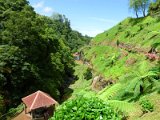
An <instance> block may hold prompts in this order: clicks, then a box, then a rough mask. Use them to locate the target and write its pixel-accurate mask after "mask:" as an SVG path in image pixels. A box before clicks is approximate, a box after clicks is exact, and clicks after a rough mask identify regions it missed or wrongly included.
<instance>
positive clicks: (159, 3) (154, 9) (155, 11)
mask: <svg viewBox="0 0 160 120" xmlns="http://www.w3.org/2000/svg"><path fill="white" fill-rule="evenodd" d="M159 11H160V0H156V2H152V3H151V4H150V6H149V10H148V13H149V15H157V16H159V14H160V13H159Z"/></svg>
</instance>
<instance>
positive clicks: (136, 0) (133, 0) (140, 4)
mask: <svg viewBox="0 0 160 120" xmlns="http://www.w3.org/2000/svg"><path fill="white" fill-rule="evenodd" d="M149 5H150V0H130V1H129V8H130V9H133V11H134V12H135V13H136V16H137V18H138V13H140V12H142V14H143V17H145V16H146V11H147V10H148V7H149Z"/></svg>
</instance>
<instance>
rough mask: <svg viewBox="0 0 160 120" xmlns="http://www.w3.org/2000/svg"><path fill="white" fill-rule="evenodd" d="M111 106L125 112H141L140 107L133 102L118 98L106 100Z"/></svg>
mask: <svg viewBox="0 0 160 120" xmlns="http://www.w3.org/2000/svg"><path fill="white" fill-rule="evenodd" d="M107 102H108V103H109V104H110V105H111V106H112V107H113V108H116V109H117V110H118V111H121V112H123V113H125V114H131V113H134V112H141V108H140V106H138V105H135V104H134V103H129V102H126V101H119V100H108V101H107Z"/></svg>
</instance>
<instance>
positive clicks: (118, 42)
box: [66, 16, 160, 120]
mask: <svg viewBox="0 0 160 120" xmlns="http://www.w3.org/2000/svg"><path fill="white" fill-rule="evenodd" d="M159 27H160V20H159V19H158V18H153V17H150V16H148V17H145V18H139V19H133V18H127V19H125V20H124V21H122V22H120V23H119V24H118V25H116V26H114V27H113V28H111V29H110V30H107V31H105V32H104V33H101V34H99V35H97V36H96V37H95V38H93V39H92V41H91V43H90V44H89V45H87V46H85V47H83V48H82V49H81V50H80V52H81V53H83V57H82V61H83V62H84V63H86V64H82V62H78V64H77V66H76V67H75V75H76V76H78V80H77V81H76V82H75V83H73V84H72V85H70V87H69V88H70V89H72V90H73V93H72V96H71V97H70V99H73V98H76V97H77V96H84V97H87V98H88V97H89V98H90V97H91V98H92V97H94V96H95V97H98V98H100V99H101V100H102V101H104V102H107V103H109V104H110V105H111V106H112V107H113V108H116V109H117V110H119V111H121V112H123V114H124V116H125V119H127V120H128V119H129V120H137V119H139V120H151V119H152V120H159V118H160V114H159V107H160V104H159V102H160V94H159V93H160V64H159V53H160V31H159V29H158V28H159ZM87 66H88V68H90V69H91V71H92V79H90V80H86V79H85V74H86V69H87ZM96 76H101V78H103V80H104V81H105V82H106V83H109V82H110V84H104V85H105V88H104V89H102V90H100V91H99V90H95V89H94V90H93V81H94V78H96ZM100 81H101V80H100ZM97 84H98V83H97ZM97 86H98V85H97ZM103 87H104V86H103ZM66 95H68V93H67V92H66ZM69 101H70V100H69Z"/></svg>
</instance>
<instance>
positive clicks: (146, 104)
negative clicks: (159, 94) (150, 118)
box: [140, 99, 154, 113]
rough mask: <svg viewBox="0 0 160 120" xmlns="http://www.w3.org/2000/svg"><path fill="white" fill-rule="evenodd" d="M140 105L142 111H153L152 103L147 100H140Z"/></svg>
mask: <svg viewBox="0 0 160 120" xmlns="http://www.w3.org/2000/svg"><path fill="white" fill-rule="evenodd" d="M140 105H141V106H142V111H143V113H147V112H153V108H154V105H153V104H152V103H151V102H150V101H149V100H147V99H144V100H141V101H140Z"/></svg>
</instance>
